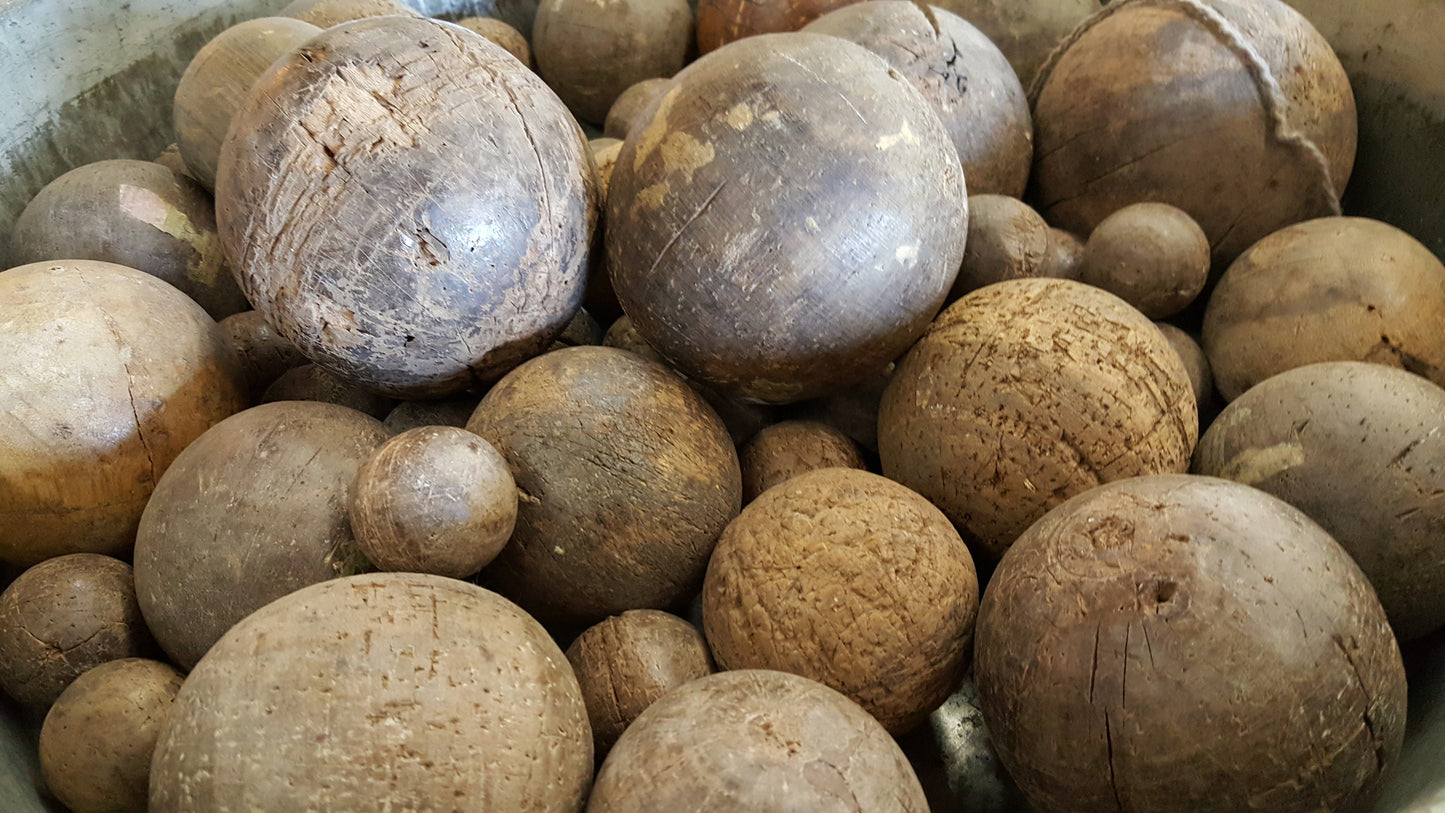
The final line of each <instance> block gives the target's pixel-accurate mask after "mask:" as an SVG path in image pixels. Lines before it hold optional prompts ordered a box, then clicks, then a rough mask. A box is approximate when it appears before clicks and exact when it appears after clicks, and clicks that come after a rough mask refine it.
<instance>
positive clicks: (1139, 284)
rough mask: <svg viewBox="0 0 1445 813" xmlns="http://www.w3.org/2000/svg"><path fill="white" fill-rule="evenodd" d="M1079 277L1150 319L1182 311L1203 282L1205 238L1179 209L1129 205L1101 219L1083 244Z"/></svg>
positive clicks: (1206, 272) (1205, 273)
mask: <svg viewBox="0 0 1445 813" xmlns="http://www.w3.org/2000/svg"><path fill="white" fill-rule="evenodd" d="M1079 279H1080V280H1081V281H1083V282H1086V283H1088V284H1090V285H1093V286H1094V287H1096V288H1103V289H1104V290H1106V291H1108V292H1109V293H1111V294H1114V295H1115V296H1117V297H1119V298H1120V299H1122V300H1124V301H1125V302H1128V303H1129V304H1130V305H1133V306H1134V307H1136V308H1138V309H1139V310H1140V311H1141V312H1142V313H1143V314H1144V315H1145V316H1147V317H1149V318H1150V319H1163V318H1165V317H1168V316H1173V315H1174V314H1176V313H1178V312H1180V311H1182V310H1184V309H1185V308H1186V307H1188V306H1189V303H1191V302H1193V301H1194V298H1195V297H1197V296H1199V293H1200V292H1201V291H1203V290H1204V283H1205V282H1206V281H1208V279H1209V240H1208V238H1206V237H1205V236H1204V230H1203V229H1201V228H1199V224H1198V223H1195V222H1194V219H1193V218H1191V217H1190V216H1189V215H1187V214H1185V213H1184V212H1183V211H1182V210H1180V209H1176V208H1174V207H1173V206H1170V205H1169V204H1167V203H1135V204H1132V205H1130V206H1125V207H1124V208H1123V209H1120V210H1119V211H1117V212H1115V213H1114V214H1112V215H1109V216H1108V217H1106V218H1104V220H1103V222H1101V223H1100V224H1099V225H1098V226H1097V227H1096V228H1095V229H1094V233H1093V234H1091V235H1089V242H1088V243H1086V244H1085V246H1084V257H1083V261H1082V263H1081V264H1080V266H1079Z"/></svg>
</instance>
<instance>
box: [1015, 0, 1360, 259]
mask: <svg viewBox="0 0 1445 813" xmlns="http://www.w3.org/2000/svg"><path fill="white" fill-rule="evenodd" d="M1076 36H1077V39H1075V40H1074V41H1073V42H1072V43H1071V44H1070V45H1069V47H1067V48H1065V49H1064V50H1063V51H1062V52H1061V55H1060V57H1059V58H1058V61H1057V62H1056V63H1054V64H1053V65H1052V67H1051V69H1050V67H1049V66H1045V69H1044V70H1043V71H1042V72H1041V74H1040V77H1039V83H1038V84H1037V85H1036V96H1037V98H1036V100H1035V104H1034V123H1035V126H1036V130H1035V138H1036V142H1035V156H1036V157H1035V159H1034V170H1033V184H1034V195H1035V196H1036V205H1037V206H1038V207H1039V211H1040V212H1041V213H1042V214H1043V215H1044V217H1045V218H1047V219H1048V220H1049V222H1050V223H1052V224H1054V225H1055V226H1059V227H1061V228H1065V229H1068V230H1070V231H1073V232H1076V233H1078V234H1088V233H1089V232H1091V231H1092V230H1093V228H1094V226H1095V225H1097V224H1098V223H1100V222H1101V221H1102V220H1103V219H1104V218H1106V217H1108V216H1109V215H1111V214H1113V213H1114V212H1116V211H1118V210H1119V209H1122V208H1123V207H1125V206H1127V205H1129V204H1131V203H1140V202H1144V201H1154V202H1158V203H1168V204H1170V205H1172V206H1177V207H1178V208H1180V209H1183V210H1184V211H1185V212H1188V213H1189V215H1190V216H1191V217H1193V218H1194V219H1195V220H1196V221H1198V223H1199V225H1200V227H1202V228H1203V229H1204V233H1205V234H1206V235H1208V237H1209V242H1210V247H1211V249H1212V251H1213V257H1214V264H1215V267H1216V270H1221V269H1223V268H1224V266H1226V265H1227V264H1228V263H1229V262H1231V261H1232V260H1233V259H1234V258H1235V257H1237V256H1239V254H1240V252H1242V251H1244V250H1245V249H1246V248H1248V247H1249V246H1250V245H1252V244H1253V243H1254V242H1255V241H1257V240H1259V239H1260V238H1262V237H1264V236H1265V235H1267V234H1270V233H1271V232H1274V231H1276V230H1278V229H1280V228H1282V227H1284V226H1287V225H1289V224H1291V223H1296V222H1299V221H1301V220H1306V219H1308V218H1311V217H1321V216H1324V215H1328V214H1332V213H1334V214H1337V213H1338V211H1339V209H1338V194H1339V192H1340V191H1342V190H1343V189H1344V188H1345V184H1346V182H1347V181H1348V180H1349V177H1350V172H1351V169H1352V167H1353V165H1354V157H1355V141H1356V122H1355V102H1354V96H1353V94H1352V92H1351V90H1350V85H1349V80H1348V79H1347V78H1346V76H1345V71H1344V68H1342V67H1341V66H1340V62H1339V59H1337V58H1336V57H1335V54H1334V51H1332V50H1331V49H1330V46H1329V44H1328V43H1327V42H1325V40H1324V38H1323V37H1321V36H1320V34H1319V32H1317V31H1315V30H1314V28H1313V27H1311V26H1310V24H1309V23H1308V22H1307V21H1306V20H1305V19H1304V17H1302V16H1300V15H1299V13H1298V12H1296V11H1294V10H1293V9H1291V8H1290V7H1289V6H1286V5H1285V4H1284V3H1282V2H1279V0H1189V1H1188V2H1178V0H1124V1H1123V2H1114V3H1110V4H1109V5H1108V6H1107V7H1106V8H1105V10H1104V11H1103V12H1101V13H1100V14H1098V15H1096V16H1095V17H1094V18H1092V19H1091V20H1090V22H1089V23H1088V25H1087V27H1086V28H1085V27H1081V31H1080V32H1076Z"/></svg>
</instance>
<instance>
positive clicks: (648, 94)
mask: <svg viewBox="0 0 1445 813" xmlns="http://www.w3.org/2000/svg"><path fill="white" fill-rule="evenodd" d="M671 82H672V79H671V78H666V77H662V76H654V77H653V78H651V79H643V80H642V81H641V82H638V83H637V84H635V85H633V86H631V87H629V88H628V89H626V90H624V91H622V93H620V94H618V96H617V99H616V100H615V101H613V102H612V106H611V107H609V108H608V109H607V119H606V121H604V123H603V125H602V132H603V133H604V134H606V135H607V136H608V137H609V138H627V134H628V133H629V132H631V130H632V123H633V122H634V121H636V120H637V117H638V116H639V115H641V114H642V113H643V112H644V111H646V110H647V107H648V106H649V105H651V104H652V103H653V102H655V101H657V100H658V99H660V98H662V94H664V93H666V92H667V89H668V87H670V86H671Z"/></svg>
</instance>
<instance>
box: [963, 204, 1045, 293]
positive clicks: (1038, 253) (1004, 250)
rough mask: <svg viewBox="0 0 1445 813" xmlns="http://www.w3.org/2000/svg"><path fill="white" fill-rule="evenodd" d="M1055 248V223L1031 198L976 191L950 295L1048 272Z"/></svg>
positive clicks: (969, 207)
mask: <svg viewBox="0 0 1445 813" xmlns="http://www.w3.org/2000/svg"><path fill="white" fill-rule="evenodd" d="M1052 249H1053V235H1052V233H1051V232H1050V229H1049V224H1048V223H1045V222H1044V219H1043V218H1042V217H1040V216H1039V213H1038V212H1035V211H1034V210H1033V209H1032V208H1030V207H1029V205H1028V204H1027V203H1024V202H1023V201H1021V200H1019V199H1017V198H1010V197H1006V196H1004V195H972V196H970V197H969V199H968V242H967V244H966V245H965V248H964V251H963V265H962V267H961V268H960V269H959V271H958V279H957V280H956V281H954V283H953V290H952V291H951V292H950V293H949V296H950V297H951V298H953V299H957V298H958V297H961V296H963V295H964V294H966V293H968V292H970V291H975V290H978V289H979V288H982V287H983V286H985V285H992V284H994V283H995V282H1003V281H1004V280H1009V279H1029V278H1032V277H1042V276H1044V271H1045V270H1047V266H1048V263H1049V260H1050V259H1051V255H1050V252H1051V250H1052Z"/></svg>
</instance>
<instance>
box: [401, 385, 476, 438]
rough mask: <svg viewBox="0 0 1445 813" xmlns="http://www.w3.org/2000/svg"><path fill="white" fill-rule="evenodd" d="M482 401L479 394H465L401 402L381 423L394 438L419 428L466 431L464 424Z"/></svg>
mask: <svg viewBox="0 0 1445 813" xmlns="http://www.w3.org/2000/svg"><path fill="white" fill-rule="evenodd" d="M481 400H482V396H481V395H480V394H478V393H471V392H464V393H462V394H461V395H453V396H451V397H449V398H439V399H436V400H433V401H402V402H401V403H399V404H397V405H396V408H395V409H393V410H392V411H391V412H390V413H388V414H387V416H386V420H384V421H382V424H383V425H384V426H386V428H387V430H388V431H390V432H391V433H392V434H393V435H400V434H401V433H402V432H405V431H407V430H408V429H416V428H417V427H420V426H455V427H458V428H466V425H467V421H469V420H471V419H472V413H473V412H476V411H477V404H478V403H479V402H481Z"/></svg>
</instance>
